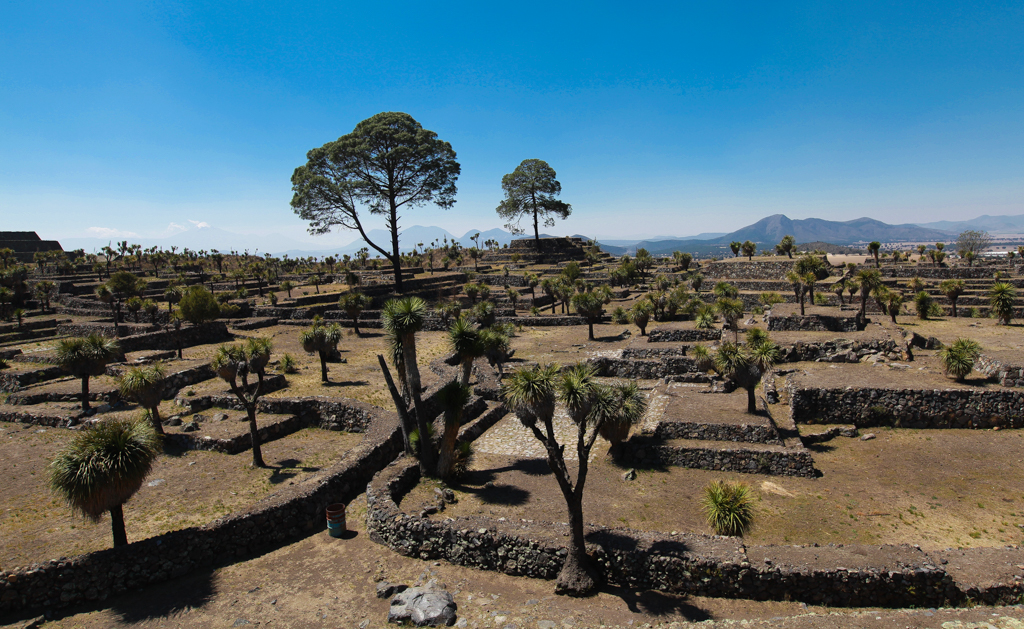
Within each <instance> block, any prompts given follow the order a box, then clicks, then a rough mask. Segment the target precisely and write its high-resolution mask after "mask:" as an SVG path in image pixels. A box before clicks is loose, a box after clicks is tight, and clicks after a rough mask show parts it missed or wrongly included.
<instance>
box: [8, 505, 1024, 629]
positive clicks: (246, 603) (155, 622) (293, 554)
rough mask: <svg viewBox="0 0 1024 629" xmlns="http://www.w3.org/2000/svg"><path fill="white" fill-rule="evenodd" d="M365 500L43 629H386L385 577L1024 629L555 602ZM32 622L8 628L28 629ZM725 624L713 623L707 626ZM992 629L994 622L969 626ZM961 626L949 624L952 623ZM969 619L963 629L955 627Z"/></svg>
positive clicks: (769, 618)
mask: <svg viewBox="0 0 1024 629" xmlns="http://www.w3.org/2000/svg"><path fill="white" fill-rule="evenodd" d="M364 515H365V498H364V497H362V496H361V497H359V498H358V499H356V500H355V501H354V502H353V508H352V512H351V513H350V514H349V523H350V527H351V528H352V529H354V531H355V537H353V538H351V539H346V540H335V539H331V538H329V537H328V536H327V535H326V533H318V534H316V535H314V536H312V537H309V538H307V539H305V540H303V541H301V542H298V543H296V544H292V545H290V546H287V547H285V548H282V549H280V550H277V551H275V552H272V553H269V554H267V555H264V556H262V557H257V558H255V559H251V560H249V561H246V562H242V563H238V564H234V565H231V566H226V567H224V568H221V569H219V570H216V571H214V572H212V573H205V574H197V575H192V576H189V577H185V578H182V579H178V580H176V581H172V582H170V583H167V584H164V585H161V586H156V587H152V588H148V589H146V590H142V591H139V592H132V593H129V594H126V595H123V596H120V597H117V598H115V599H112V600H109V601H107V602H106V604H105V605H106V606H107V607H108V608H107V609H102V610H89V609H77V610H72V611H70V612H66V615H64V616H61V617H59V618H55V619H53V620H52V621H50V622H46V623H44V624H41V625H38V626H42V627H46V628H47V629H56V628H67V629H71V628H75V629H99V628H107V627H168V628H170V627H182V628H185V627H188V628H196V629H203V628H207V627H209V628H214V627H232V626H234V627H244V626H264V627H368V628H369V627H386V626H389V625H387V623H386V617H387V609H388V601H387V600H382V599H378V598H376V596H375V585H376V582H377V581H378V580H380V579H386V580H389V581H392V582H401V583H408V584H412V583H414V582H415V581H416V580H417V579H420V578H436V579H438V581H440V582H442V583H444V584H446V585H447V587H448V589H449V591H451V592H452V594H453V595H454V596H455V600H456V603H457V604H458V607H459V618H460V622H461V620H463V619H464V620H465V621H466V623H465V626H469V627H501V628H507V627H516V628H521V629H525V628H527V627H529V628H534V627H539V628H548V629H569V628H573V627H576V628H582V627H645V626H652V625H653V626H659V625H662V626H671V627H687V626H692V625H691V623H701V624H700V626H702V627H707V626H723V627H725V626H755V627H757V626H764V627H793V628H803V627H872V628H873V627H879V628H881V627H885V628H888V627H901V628H902V627H965V628H966V627H988V626H995V627H998V628H999V629H1019V628H1024V623H1021V622H1020V619H1021V618H1024V608H1022V607H1008V608H982V607H976V608H972V609H964V610H883V611H877V612H876V611H870V610H840V611H838V612H837V611H836V610H829V609H826V608H816V607H807V606H805V605H803V604H800V603H787V602H755V601H746V600H728V599H710V598H691V597H678V596H672V595H667V594H662V593H659V592H639V593H636V592H626V591H623V590H621V589H618V588H606V589H605V590H604V591H602V592H601V593H599V594H598V595H596V596H594V597H592V598H588V599H584V600H576V599H570V598H566V597H559V596H554V595H553V593H552V592H553V584H552V583H551V582H549V581H542V580H536V579H526V578H517V577H509V576H506V575H501V574H496V573H491V572H483V571H478V570H472V569H469V568H463V567H459V566H451V565H449V564H447V563H443V564H436V563H432V562H430V563H428V562H424V561H420V560H416V559H410V558H407V557H402V556H399V555H396V554H394V553H392V552H390V551H388V550H386V549H384V548H383V547H381V546H378V545H376V544H374V543H372V542H371V541H370V540H369V539H368V537H367V535H366V531H365V529H364V524H363V517H364ZM30 620H31V619H25V620H23V621H20V622H19V623H16V624H11V625H6V626H7V627H23V626H25V624H27V623H28V622H29V621H30ZM709 621H715V622H709ZM981 621H987V622H989V623H992V624H991V625H984V624H967V623H968V622H971V623H975V622H981ZM950 622H952V623H954V624H947V623H950ZM955 623H961V624H955Z"/></svg>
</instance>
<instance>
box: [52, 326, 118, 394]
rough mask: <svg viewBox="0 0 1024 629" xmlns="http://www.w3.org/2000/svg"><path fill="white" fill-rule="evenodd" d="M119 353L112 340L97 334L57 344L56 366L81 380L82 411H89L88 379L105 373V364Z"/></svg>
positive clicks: (65, 340)
mask: <svg viewBox="0 0 1024 629" xmlns="http://www.w3.org/2000/svg"><path fill="white" fill-rule="evenodd" d="M120 353H121V347H120V345H118V343H117V341H116V340H114V339H109V338H107V337H105V336H100V335H99V334H90V335H89V336H86V337H76V338H70V339H63V340H61V341H60V342H59V343H57V364H59V365H60V366H61V368H62V369H64V371H67V372H68V373H70V374H71V375H72V376H74V377H76V378H81V380H82V410H83V411H87V410H89V378H90V377H91V376H102V375H103V374H104V373H106V367H107V364H109V363H111V362H113V361H114V359H115V358H117V356H118V355H119V354H120Z"/></svg>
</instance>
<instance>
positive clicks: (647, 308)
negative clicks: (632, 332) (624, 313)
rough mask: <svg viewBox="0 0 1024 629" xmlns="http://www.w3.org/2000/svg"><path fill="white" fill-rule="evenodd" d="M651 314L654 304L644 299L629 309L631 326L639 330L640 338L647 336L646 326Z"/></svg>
mask: <svg viewBox="0 0 1024 629" xmlns="http://www.w3.org/2000/svg"><path fill="white" fill-rule="evenodd" d="M653 314H654V304H652V303H651V302H650V301H648V300H646V299H641V300H639V301H637V302H636V303H635V304H633V307H632V308H630V309H629V312H628V316H629V320H630V322H631V323H632V324H633V325H635V326H636V327H638V328H640V336H647V324H648V323H650V321H651V315H653Z"/></svg>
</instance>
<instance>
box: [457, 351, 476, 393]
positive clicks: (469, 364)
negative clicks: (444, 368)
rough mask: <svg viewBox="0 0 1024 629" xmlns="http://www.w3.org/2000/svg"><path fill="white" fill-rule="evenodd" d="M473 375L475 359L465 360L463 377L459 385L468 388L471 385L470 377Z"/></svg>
mask: <svg viewBox="0 0 1024 629" xmlns="http://www.w3.org/2000/svg"><path fill="white" fill-rule="evenodd" d="M472 373H473V358H472V357H470V358H465V359H463V361H462V377H461V378H460V379H459V384H461V385H462V386H466V385H468V384H469V376H470V375H471V374H472Z"/></svg>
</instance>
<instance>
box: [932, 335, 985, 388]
mask: <svg viewBox="0 0 1024 629" xmlns="http://www.w3.org/2000/svg"><path fill="white" fill-rule="evenodd" d="M979 356H981V345H979V344H978V342H977V341H974V340H971V339H964V338H958V339H956V340H955V341H953V344H952V345H949V346H948V347H944V348H943V349H942V351H941V352H939V359H940V360H941V361H942V367H943V369H944V370H945V371H946V374H947V375H950V376H953V377H954V378H956V379H957V380H958V381H960V380H963V379H964V378H966V377H967V376H969V375H970V373H971V372H972V371H974V361H976V360H977V359H978V357H979Z"/></svg>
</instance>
